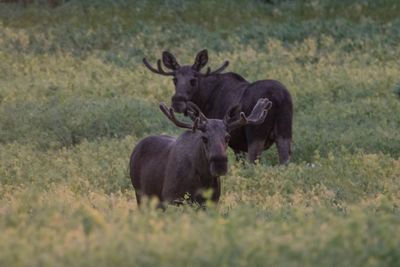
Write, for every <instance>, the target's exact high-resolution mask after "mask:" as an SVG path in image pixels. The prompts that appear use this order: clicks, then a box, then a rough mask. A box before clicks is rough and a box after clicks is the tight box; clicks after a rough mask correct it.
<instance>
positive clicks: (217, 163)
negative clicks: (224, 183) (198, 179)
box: [210, 156, 228, 176]
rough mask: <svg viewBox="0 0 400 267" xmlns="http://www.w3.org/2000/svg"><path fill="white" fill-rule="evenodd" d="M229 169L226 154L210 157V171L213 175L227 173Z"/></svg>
mask: <svg viewBox="0 0 400 267" xmlns="http://www.w3.org/2000/svg"><path fill="white" fill-rule="evenodd" d="M227 171H228V158H227V157H226V156H214V157H211V158H210V172H211V175H212V176H221V175H225V174H226V172H227Z"/></svg>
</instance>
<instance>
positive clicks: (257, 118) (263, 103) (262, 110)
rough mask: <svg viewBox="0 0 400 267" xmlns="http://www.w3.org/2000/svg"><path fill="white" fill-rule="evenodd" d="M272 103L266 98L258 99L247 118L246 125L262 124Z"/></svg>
mask: <svg viewBox="0 0 400 267" xmlns="http://www.w3.org/2000/svg"><path fill="white" fill-rule="evenodd" d="M271 107H272V102H271V101H269V99H268V98H260V99H259V100H258V101H257V104H256V105H255V106H254V108H253V110H252V112H251V114H250V116H248V117H247V124H253V125H258V124H261V123H263V122H264V120H265V118H266V117H267V113H268V110H269V109H270V108H271Z"/></svg>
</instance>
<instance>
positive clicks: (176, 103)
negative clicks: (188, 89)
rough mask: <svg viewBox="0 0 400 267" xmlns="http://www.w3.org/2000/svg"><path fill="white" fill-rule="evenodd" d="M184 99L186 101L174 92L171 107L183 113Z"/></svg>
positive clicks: (184, 108) (184, 107) (184, 110)
mask: <svg viewBox="0 0 400 267" xmlns="http://www.w3.org/2000/svg"><path fill="white" fill-rule="evenodd" d="M186 101H187V99H186V97H184V96H182V95H176V94H175V95H174V96H173V97H172V108H173V109H174V111H176V112H178V113H185V112H186V109H187V107H186Z"/></svg>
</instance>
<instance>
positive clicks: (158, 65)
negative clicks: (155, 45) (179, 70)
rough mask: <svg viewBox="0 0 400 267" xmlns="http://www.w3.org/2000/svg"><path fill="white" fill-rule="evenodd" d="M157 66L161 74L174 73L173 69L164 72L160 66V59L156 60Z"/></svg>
mask: <svg viewBox="0 0 400 267" xmlns="http://www.w3.org/2000/svg"><path fill="white" fill-rule="evenodd" d="M157 67H158V71H159V72H160V74H163V75H174V74H175V71H170V72H165V71H164V70H163V68H162V67H161V60H160V59H159V60H157Z"/></svg>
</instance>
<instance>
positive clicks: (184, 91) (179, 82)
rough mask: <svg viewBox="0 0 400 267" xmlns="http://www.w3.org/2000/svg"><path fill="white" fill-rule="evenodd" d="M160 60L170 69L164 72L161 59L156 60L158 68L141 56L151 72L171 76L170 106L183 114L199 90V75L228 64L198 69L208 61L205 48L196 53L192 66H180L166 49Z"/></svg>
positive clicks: (220, 69) (219, 70)
mask: <svg viewBox="0 0 400 267" xmlns="http://www.w3.org/2000/svg"><path fill="white" fill-rule="evenodd" d="M162 62H163V64H164V66H165V67H166V68H168V69H170V70H172V71H171V72H165V71H164V70H163V68H162V67H161V60H158V61H157V68H158V69H155V68H153V67H152V66H151V65H150V64H149V63H148V62H147V60H146V58H143V63H144V64H145V66H146V67H147V68H148V69H150V70H151V71H152V72H154V73H157V74H161V75H171V76H173V79H172V80H173V82H174V84H175V94H174V95H173V96H172V108H173V109H174V110H175V111H176V112H178V113H184V114H185V115H187V102H188V101H190V100H191V99H192V97H193V95H194V94H195V93H196V92H197V90H199V79H200V78H201V77H207V76H209V75H212V74H217V73H219V72H221V71H223V70H224V69H225V68H226V67H227V66H228V65H229V62H228V61H226V62H225V63H224V64H223V65H222V66H221V67H220V68H219V69H217V70H215V71H213V72H210V68H209V67H208V68H207V72H206V73H201V72H200V70H201V69H202V68H204V67H205V65H206V64H207V62H208V52H207V50H206V49H205V50H202V51H200V52H199V53H198V54H197V56H196V59H195V62H194V63H193V65H192V66H189V65H187V66H180V65H179V64H178V62H177V61H176V59H175V57H174V56H173V55H172V54H171V53H169V52H167V51H164V52H163V54H162Z"/></svg>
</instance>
